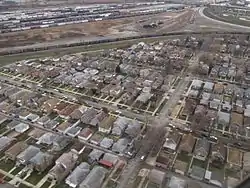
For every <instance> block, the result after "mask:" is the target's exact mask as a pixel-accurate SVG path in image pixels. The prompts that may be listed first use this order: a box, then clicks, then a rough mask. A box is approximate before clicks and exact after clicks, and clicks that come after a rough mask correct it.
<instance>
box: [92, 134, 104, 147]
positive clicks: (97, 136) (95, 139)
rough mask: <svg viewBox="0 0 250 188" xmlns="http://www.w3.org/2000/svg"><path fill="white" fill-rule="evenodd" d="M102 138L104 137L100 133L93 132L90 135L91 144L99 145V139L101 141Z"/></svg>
mask: <svg viewBox="0 0 250 188" xmlns="http://www.w3.org/2000/svg"><path fill="white" fill-rule="evenodd" d="M103 138H104V136H103V135H101V134H99V133H95V134H94V135H93V136H92V137H91V139H90V142H91V143H92V144H95V145H99V144H100V143H101V141H102V139H103Z"/></svg>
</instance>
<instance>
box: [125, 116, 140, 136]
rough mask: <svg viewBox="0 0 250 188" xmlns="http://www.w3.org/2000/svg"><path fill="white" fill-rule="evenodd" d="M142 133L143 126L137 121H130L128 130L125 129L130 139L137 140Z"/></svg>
mask: <svg viewBox="0 0 250 188" xmlns="http://www.w3.org/2000/svg"><path fill="white" fill-rule="evenodd" d="M140 131H141V124H140V122H138V121H136V120H132V121H130V123H129V124H128V126H127V128H126V129H125V133H126V134H127V135H128V136H129V137H130V138H135V137H136V136H138V134H140Z"/></svg>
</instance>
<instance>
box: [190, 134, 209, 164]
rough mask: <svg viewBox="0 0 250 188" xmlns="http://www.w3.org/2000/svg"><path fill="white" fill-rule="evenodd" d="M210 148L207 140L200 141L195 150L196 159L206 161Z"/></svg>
mask: <svg viewBox="0 0 250 188" xmlns="http://www.w3.org/2000/svg"><path fill="white" fill-rule="evenodd" d="M209 148H210V144H209V142H208V140H207V139H206V138H202V139H198V140H197V142H196V145H195V149H194V157H195V158H197V159H199V160H202V161H205V160H206V158H207V156H208V152H209Z"/></svg>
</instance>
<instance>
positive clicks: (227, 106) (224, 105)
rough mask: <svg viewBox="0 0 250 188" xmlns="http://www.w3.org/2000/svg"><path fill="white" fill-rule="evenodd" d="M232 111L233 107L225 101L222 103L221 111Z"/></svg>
mask: <svg viewBox="0 0 250 188" xmlns="http://www.w3.org/2000/svg"><path fill="white" fill-rule="evenodd" d="M231 110H232V105H231V104H230V103H229V102H227V101H225V102H223V103H222V105H221V111H224V112H229V113H230V112H231Z"/></svg>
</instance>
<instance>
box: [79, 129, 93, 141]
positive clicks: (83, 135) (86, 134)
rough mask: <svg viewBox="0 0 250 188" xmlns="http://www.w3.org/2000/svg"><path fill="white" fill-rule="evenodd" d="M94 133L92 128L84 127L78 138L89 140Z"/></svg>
mask: <svg viewBox="0 0 250 188" xmlns="http://www.w3.org/2000/svg"><path fill="white" fill-rule="evenodd" d="M92 135H93V131H92V130H91V129H90V128H84V129H83V130H81V131H80V133H79V134H78V139H79V140H80V141H81V140H82V141H87V140H89V139H90V137H91V136H92Z"/></svg>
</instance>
